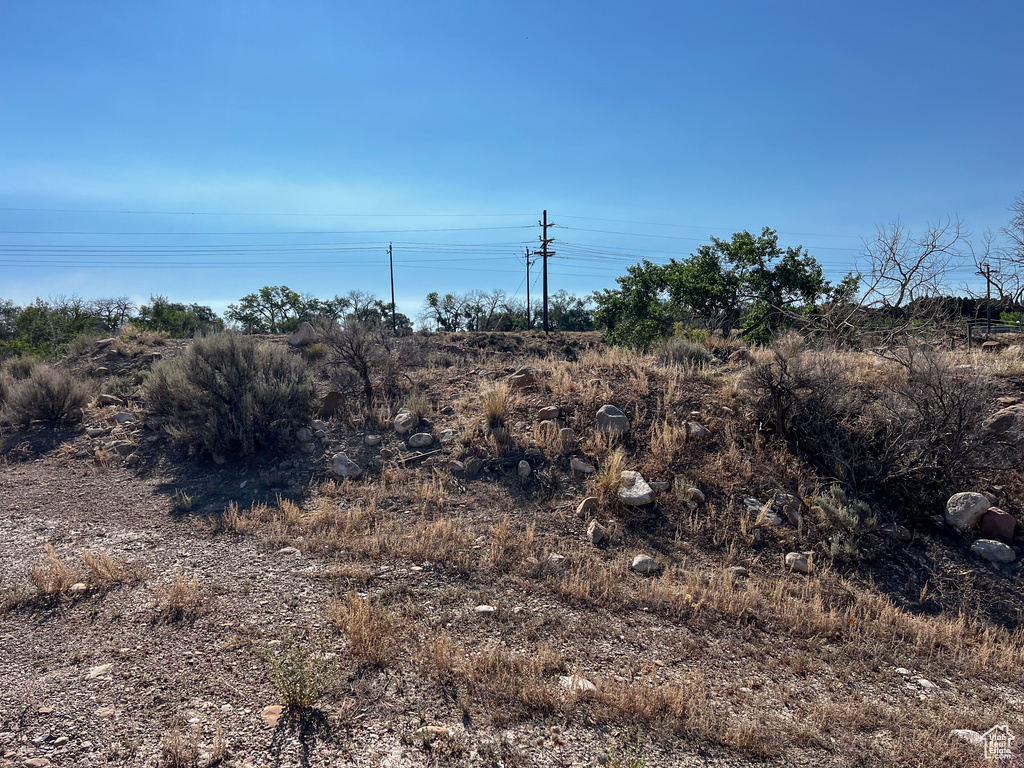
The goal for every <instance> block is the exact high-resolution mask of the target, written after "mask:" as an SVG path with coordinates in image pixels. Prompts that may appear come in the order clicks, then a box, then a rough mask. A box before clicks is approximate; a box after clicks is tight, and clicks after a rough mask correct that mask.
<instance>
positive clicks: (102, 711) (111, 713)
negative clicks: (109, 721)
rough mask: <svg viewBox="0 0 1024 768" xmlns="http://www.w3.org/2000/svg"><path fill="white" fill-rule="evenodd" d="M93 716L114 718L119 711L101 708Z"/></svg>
mask: <svg viewBox="0 0 1024 768" xmlns="http://www.w3.org/2000/svg"><path fill="white" fill-rule="evenodd" d="M93 714H95V715H96V717H113V716H114V715H116V714H117V710H115V709H114V708H113V707H100V708H99V709H97V710H96V711H95V712H94V713H93Z"/></svg>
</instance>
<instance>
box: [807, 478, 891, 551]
mask: <svg viewBox="0 0 1024 768" xmlns="http://www.w3.org/2000/svg"><path fill="white" fill-rule="evenodd" d="M817 506H818V508H819V509H820V510H821V523H822V525H824V526H825V527H826V528H827V529H828V530H830V531H831V535H830V536H829V541H828V548H829V554H830V555H831V557H832V558H833V559H839V558H850V559H853V558H856V557H857V556H858V555H859V554H860V546H859V544H860V538H861V536H863V534H864V533H866V532H867V531H870V530H871V529H872V528H874V527H875V526H876V525H878V518H876V517H875V516H874V514H872V512H871V508H870V507H869V506H868V505H867V504H865V503H864V502H863V501H859V500H857V499H850V498H848V497H847V495H846V493H845V492H844V491H843V489H842V487H840V486H838V485H831V486H829V487H828V488H826V489H825V490H824V491H822V492H821V493H819V494H818V498H817Z"/></svg>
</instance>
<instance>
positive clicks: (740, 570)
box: [727, 565, 750, 579]
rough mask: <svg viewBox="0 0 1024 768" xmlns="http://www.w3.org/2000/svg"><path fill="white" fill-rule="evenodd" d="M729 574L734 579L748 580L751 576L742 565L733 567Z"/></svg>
mask: <svg viewBox="0 0 1024 768" xmlns="http://www.w3.org/2000/svg"><path fill="white" fill-rule="evenodd" d="M727 573H728V574H729V575H730V576H732V577H733V578H734V579H742V578H746V577H747V576H749V575H750V571H748V570H747V569H746V568H744V567H743V566H742V565H733V566H731V567H730V568H729V570H728V571H727Z"/></svg>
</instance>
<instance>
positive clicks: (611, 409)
mask: <svg viewBox="0 0 1024 768" xmlns="http://www.w3.org/2000/svg"><path fill="white" fill-rule="evenodd" d="M597 428H598V429H602V430H604V431H606V432H611V433H613V434H616V435H624V434H626V433H627V432H629V419H627V418H626V414H624V413H623V412H622V411H620V410H619V409H618V408H616V407H615V406H614V405H602V406H601V407H600V408H599V409H598V411H597Z"/></svg>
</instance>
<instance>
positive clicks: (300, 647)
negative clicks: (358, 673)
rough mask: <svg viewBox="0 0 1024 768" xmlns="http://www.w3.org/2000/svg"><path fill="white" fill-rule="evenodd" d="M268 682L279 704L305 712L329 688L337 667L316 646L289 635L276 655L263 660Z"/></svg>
mask: <svg viewBox="0 0 1024 768" xmlns="http://www.w3.org/2000/svg"><path fill="white" fill-rule="evenodd" d="M267 663H268V665H269V666H270V680H271V682H272V683H273V684H274V687H275V688H276V689H277V692H278V694H279V695H280V697H281V703H282V704H284V705H285V706H287V707H293V708H295V709H309V708H310V707H312V706H313V704H314V703H316V701H317V700H318V699H319V698H320V697H321V696H323V695H324V693H326V691H327V689H328V688H329V687H330V685H331V682H332V678H333V675H334V672H335V671H336V670H337V667H338V663H337V661H336V660H335V658H334V655H333V654H329V653H326V652H325V651H324V649H323V647H322V644H320V643H311V642H308V641H305V640H303V639H302V638H300V637H298V636H296V635H291V636H290V637H289V638H288V639H287V640H285V641H284V643H283V644H282V646H281V647H280V648H279V649H278V650H277V651H272V652H271V653H270V654H269V655H268V656H267Z"/></svg>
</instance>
